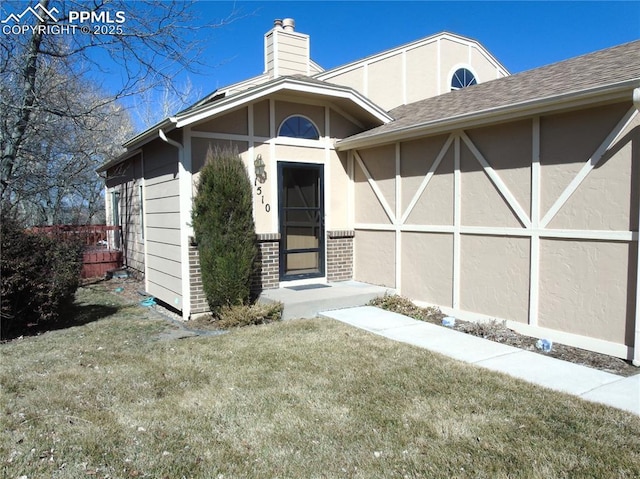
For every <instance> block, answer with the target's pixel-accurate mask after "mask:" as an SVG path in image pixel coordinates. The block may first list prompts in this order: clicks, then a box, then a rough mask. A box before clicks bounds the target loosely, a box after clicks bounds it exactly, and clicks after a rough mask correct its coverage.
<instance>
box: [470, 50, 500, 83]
mask: <svg viewBox="0 0 640 479" xmlns="http://www.w3.org/2000/svg"><path fill="white" fill-rule="evenodd" d="M470 53H471V65H472V67H473V70H474V71H475V72H476V75H478V77H477V78H476V80H477V81H478V83H481V82H486V81H490V80H494V79H496V78H502V77H504V76H505V72H504V71H503V70H501V69H500V68H498V67H497V66H496V65H494V64H493V63H492V62H491V61H490V60H489V59H488V58H487V56H486V54H485V53H483V52H482V51H480V50H479V49H478V48H476V47H475V46H473V47H471V52H470Z"/></svg>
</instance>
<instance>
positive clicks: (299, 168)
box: [278, 163, 324, 281]
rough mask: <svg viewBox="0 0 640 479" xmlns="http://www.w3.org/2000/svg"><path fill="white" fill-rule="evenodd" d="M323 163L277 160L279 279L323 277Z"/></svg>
mask: <svg viewBox="0 0 640 479" xmlns="http://www.w3.org/2000/svg"><path fill="white" fill-rule="evenodd" d="M323 176H324V170H323V166H322V165H310V164H305V163H278V193H279V194H278V204H279V214H280V281H287V280H294V279H304V278H316V277H322V276H324V190H323V188H324V185H323V183H324V181H323Z"/></svg>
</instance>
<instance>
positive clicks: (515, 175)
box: [466, 120, 533, 214]
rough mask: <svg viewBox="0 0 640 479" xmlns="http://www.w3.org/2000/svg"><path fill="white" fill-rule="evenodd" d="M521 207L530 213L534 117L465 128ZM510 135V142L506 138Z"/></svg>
mask: <svg viewBox="0 0 640 479" xmlns="http://www.w3.org/2000/svg"><path fill="white" fill-rule="evenodd" d="M466 134H467V135H468V136H469V138H470V139H471V141H472V143H473V144H474V145H475V147H476V148H477V149H478V150H479V151H480V153H481V154H482V156H483V157H484V159H485V160H487V163H489V165H490V166H491V167H492V168H493V169H494V170H495V171H496V173H498V175H499V176H500V178H501V179H502V181H503V182H504V183H505V185H506V187H507V188H508V189H509V191H510V192H511V193H512V194H513V196H514V197H515V199H516V200H517V201H518V203H519V204H520V206H521V207H522V208H523V209H524V210H525V211H526V212H527V213H528V214H530V213H531V157H532V142H533V140H532V127H531V120H523V121H517V122H511V123H503V124H501V125H497V126H490V127H485V128H477V129H474V130H468V131H466ZM505 138H508V140H509V141H504V140H505Z"/></svg>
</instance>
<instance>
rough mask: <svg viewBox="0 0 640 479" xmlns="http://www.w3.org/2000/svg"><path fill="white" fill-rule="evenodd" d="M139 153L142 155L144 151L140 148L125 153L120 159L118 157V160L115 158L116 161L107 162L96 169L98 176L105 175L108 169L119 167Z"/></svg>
mask: <svg viewBox="0 0 640 479" xmlns="http://www.w3.org/2000/svg"><path fill="white" fill-rule="evenodd" d="M139 153H142V149H140V148H137V149H135V150H130V151H125V152H124V153H122V154H121V155H120V156H118V157H116V158H114V159H112V160H110V161H107V162H106V163H103V164H102V165H100V166H99V167H98V168H97V169H96V173H98V174H100V173H104V172H105V171H107V170H108V169H110V168H113V167H114V166H117V165H119V164H120V163H124V162H125V161H127V160H128V159H129V158H132V157H134V156H136V155H137V154H139Z"/></svg>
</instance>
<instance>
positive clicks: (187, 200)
mask: <svg viewBox="0 0 640 479" xmlns="http://www.w3.org/2000/svg"><path fill="white" fill-rule="evenodd" d="M158 136H159V137H160V139H161V140H162V141H164V142H166V143H168V144H169V145H171V146H174V147H176V148H177V149H178V191H179V192H180V205H179V206H180V263H181V276H182V278H181V280H182V318H183V319H184V320H188V319H189V317H190V316H191V284H190V275H189V225H190V223H191V171H190V170H191V168H190V165H189V166H188V167H187V166H186V165H185V161H186V160H188V162H189V164H190V163H191V158H185V154H184V145H182V144H181V143H180V142H177V141H176V140H173V139H171V138H168V137H167V135H166V133H165V132H164V130H162V128H158ZM172 306H175V305H172Z"/></svg>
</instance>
